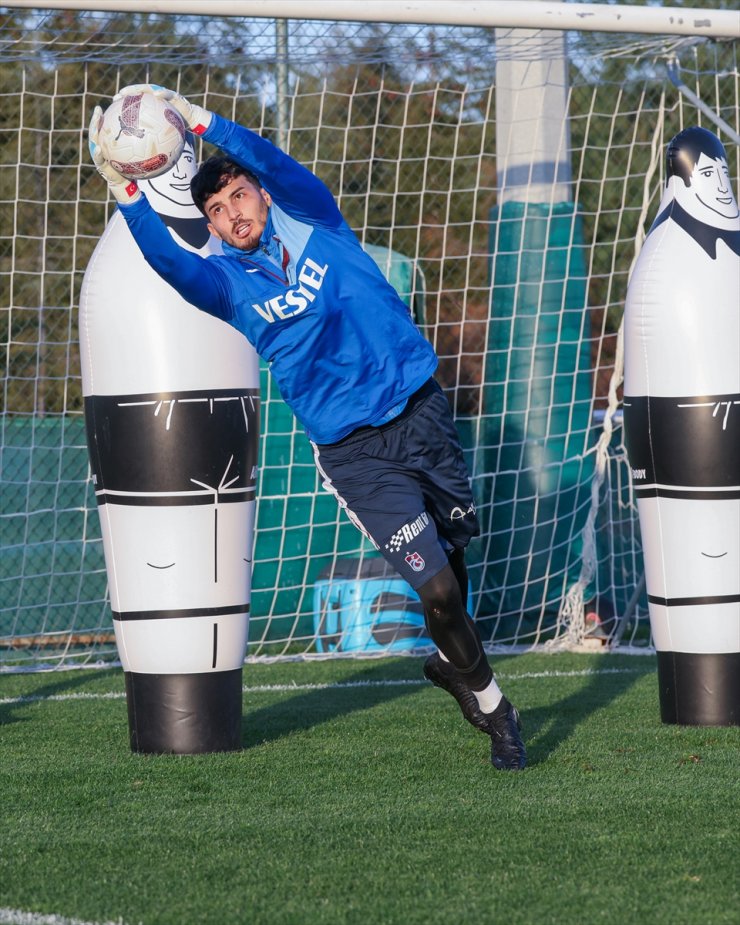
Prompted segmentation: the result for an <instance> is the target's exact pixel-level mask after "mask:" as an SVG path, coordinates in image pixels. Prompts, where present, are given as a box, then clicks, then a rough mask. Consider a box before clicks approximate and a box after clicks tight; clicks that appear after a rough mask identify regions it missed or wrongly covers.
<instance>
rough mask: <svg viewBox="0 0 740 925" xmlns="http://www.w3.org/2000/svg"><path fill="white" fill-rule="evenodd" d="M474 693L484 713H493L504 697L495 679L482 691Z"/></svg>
mask: <svg viewBox="0 0 740 925" xmlns="http://www.w3.org/2000/svg"><path fill="white" fill-rule="evenodd" d="M473 693H474V694H475V699H476V700H477V701H478V706H479V707H480V708H481V711H482V712H483V713H493V711H494V710H495V709H496V707H497V706H498V705H499V704H500V703H501V700H502V698H503V696H504V695H503V694H502V693H501V690H500V689H499V686H498V684H496V679H495V678H491V683H490V684H489V685H488V686H487V687H484V688H483V690H482V691H473Z"/></svg>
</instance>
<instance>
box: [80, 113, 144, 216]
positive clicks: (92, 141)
mask: <svg viewBox="0 0 740 925" xmlns="http://www.w3.org/2000/svg"><path fill="white" fill-rule="evenodd" d="M102 119H103V110H102V109H101V108H100V106H96V107H95V109H94V110H93V114H92V119H91V120H90V129H89V131H88V135H87V142H88V145H89V147H90V157H92V161H93V164H95V169H96V170H97V171H98V173H99V174H100V176H101V177H102V178H103V179H104V180H105V182H106V183H107V184H108V189H109V190H110V191H111V195H112V196H113V198H114V199H115V200H116V202H119V203H120V204H121V205H123V206H127V205H130V204H131V203H132V202H136V201H137V199H141V196H142V192H141V190H140V189H139V187H138V185H137V183H136V181H135V180H127V179H126V177H124V176H121V174H120V173H119V172H118V171H117V170H116V169H115V167H114V166H113V165H112V164H111V163H110V161H107V160H106V159H105V155H104V154H103V151H102V149H101V147H100V145H99V143H98V133H99V132H100V123H101V122H102Z"/></svg>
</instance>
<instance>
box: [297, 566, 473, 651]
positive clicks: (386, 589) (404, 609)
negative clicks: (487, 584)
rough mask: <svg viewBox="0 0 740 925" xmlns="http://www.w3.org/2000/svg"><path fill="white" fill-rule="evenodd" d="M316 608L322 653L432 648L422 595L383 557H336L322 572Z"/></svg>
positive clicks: (314, 596) (318, 645)
mask: <svg viewBox="0 0 740 925" xmlns="http://www.w3.org/2000/svg"><path fill="white" fill-rule="evenodd" d="M471 608H472V596H471V595H469V596H468V610H469V611H470V610H471ZM313 609H314V615H313V620H314V633H315V635H316V649H317V651H318V652H386V653H388V654H392V653H394V652H409V651H413V650H414V649H421V648H428V647H432V646H433V645H434V643H433V642H432V640H431V639H430V638H429V635H428V633H427V630H426V627H425V625H424V611H423V609H422V606H421V601H420V599H419V595H418V594H417V593H416V591H414V590H413V588H412V587H411V586H410V585H409V584H408V583H407V582H406V581H404V579H403V578H401V577H400V576H399V575H398V573H397V572H395V571H394V570H393V569H392V568H391V566H390V565H389V564H388V563H387V562H386V561H385V559H379V558H378V559H376V558H373V559H338V560H337V561H336V562H335V563H334V564H333V565H332V566H330V567H328V568H326V569H324V570H323V571H322V572H320V573H319V576H318V578H317V580H316V583H315V585H314V593H313Z"/></svg>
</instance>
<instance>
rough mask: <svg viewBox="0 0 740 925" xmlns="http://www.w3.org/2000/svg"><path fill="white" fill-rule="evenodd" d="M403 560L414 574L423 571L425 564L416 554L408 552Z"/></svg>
mask: <svg viewBox="0 0 740 925" xmlns="http://www.w3.org/2000/svg"><path fill="white" fill-rule="evenodd" d="M404 558H405V560H406V562H407V563H408V564H409V565H410V566H411V568H412V569H413V570H414V571H415V572H423V571H424V568H425V566H426V562H425V561H424V560H423V559H422V557H421V556H420V555H419V553H418V552H410V553H408V554H407V555H406V556H405V557H404Z"/></svg>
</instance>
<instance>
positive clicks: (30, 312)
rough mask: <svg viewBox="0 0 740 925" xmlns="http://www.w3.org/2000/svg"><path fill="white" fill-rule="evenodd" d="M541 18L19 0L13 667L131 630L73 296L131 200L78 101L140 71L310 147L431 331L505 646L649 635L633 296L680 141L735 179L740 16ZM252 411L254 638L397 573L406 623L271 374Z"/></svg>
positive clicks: (4, 288) (10, 327)
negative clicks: (631, 422) (55, 4)
mask: <svg viewBox="0 0 740 925" xmlns="http://www.w3.org/2000/svg"><path fill="white" fill-rule="evenodd" d="M304 6H305V7H306V8H308V7H310V4H304ZM361 6H362V5H361V4H360V5H358V8H359V7H361ZM537 26H538V24H537V23H533V24H532V27H531V28H528V29H520V28H518V29H507V30H502V29H495V28H493V27H486V28H483V27H475V26H458V27H447V26H442V25H431V24H427V25H423V24H422V25H409V24H384V23H360V22H339V21H336V22H328V21H319V20H309V19H303V20H287V21H286V20H283V21H279V20H278V21H276V20H270V19H263V18H238V17H228V18H227V17H224V18H220V17H216V16H208V17H205V16H178V17H174V16H165V15H155V14H145V13H138V14H131V13H126V14H123V13H114V12H100V11H90V10H88V11H78V12H72V11H68V10H67V11H61V10H60V11H54V10H28V9H19V8H17V7H16V6H13V5H10V6H6V7H0V88H2V89H0V97H1V99H2V106H1V111H2V127H3V130H2V134H0V150H1V152H2V154H1V156H0V191H1V193H0V210H1V213H0V215H1V220H0V236H1V237H0V240H1V245H0V247H1V257H0V260H1V264H0V267H1V279H2V285H1V287H0V292H1V293H2V296H1V298H2V305H1V307H2V313H1V320H0V340H2V347H3V358H4V359H3V391H2V407H1V409H0V410H1V412H2V413H1V415H0V428H1V430H0V452H1V454H2V455H1V457H0V479H1V480H2V486H1V498H2V500H1V502H0V503H1V507H0V525H1V527H2V548H1V549H0V667H3V666H5V667H8V666H10V665H14V666H17V665H24V664H26V665H29V666H38V665H42V664H49V665H61V664H75V663H82V662H93V661H98V660H104V659H114V658H115V654H116V653H115V644H114V641H113V634H112V615H111V609H110V605H109V602H108V595H107V581H106V573H105V566H104V561H103V550H102V542H101V537H100V526H99V522H98V515H97V511H96V506H95V498H94V493H93V491H92V488H91V482H90V478H89V467H88V455H87V448H86V442H85V434H84V423H83V415H82V408H83V402H82V394H81V382H80V361H79V344H78V305H79V295H80V287H81V282H82V277H83V274H84V271H85V268H86V265H87V262H88V260H89V258H90V256H91V254H92V252H93V250H94V248H95V245H96V243H97V241H98V239H99V237H100V235H101V233H102V232H103V229H104V228H105V225H106V222H107V221H108V219H109V218H110V216H111V214H112V212H113V203H112V202H111V201H110V200H109V199H108V198H107V191H106V189H105V186H104V184H103V183H102V182H101V181H100V179H99V177H98V176H97V174H96V173H95V171H94V168H93V167H92V165H91V163H90V160H89V156H88V153H87V138H86V129H87V124H88V121H89V117H90V114H91V112H92V109H93V107H94V106H95V105H96V104H98V103H101V104H103V105H105V102H106V101H107V100H109V99H110V97H111V96H112V95H113V94H114V93H115V92H116V91H117V90H118V89H119V88H120V87H122V86H125V85H126V84H130V83H134V82H142V81H150V82H155V83H158V84H162V85H164V86H168V87H172V88H175V89H177V90H179V91H180V92H181V93H183V94H184V95H186V96H187V97H188V98H190V99H191V100H193V101H194V102H197V103H199V104H202V105H204V106H206V107H207V108H209V109H212V110H215V111H216V112H219V113H221V114H223V115H224V116H227V117H230V118H233V119H235V120H237V121H239V122H241V123H243V124H245V125H248V126H250V127H251V128H253V129H255V130H256V131H258V132H260V133H262V134H264V135H265V136H267V137H269V138H271V139H272V140H274V141H276V142H277V143H279V144H281V145H282V146H284V147H285V148H286V149H287V150H288V152H289V153H290V154H291V155H292V156H293V157H295V158H297V159H298V160H300V161H301V162H303V163H304V164H306V165H307V166H308V167H309V168H310V169H311V170H313V171H315V172H316V173H317V174H318V175H319V176H320V177H321V178H322V179H323V180H324V181H325V182H326V183H327V184H328V186H329V187H330V188H331V189H332V191H333V192H334V193H335V195H336V196H337V199H338V201H339V205H340V207H341V209H342V211H343V213H344V215H345V217H346V219H347V221H348V222H349V224H350V225H351V226H352V227H353V228H354V230H355V231H356V232H357V234H358V236H359V238H360V240H361V242H362V243H363V245H364V246H365V247H366V248H367V249H368V250H369V252H370V253H371V254H372V256H373V257H374V258H375V259H376V261H377V262H378V264H379V266H380V267H381V268H382V269H383V271H384V272H385V273H386V275H387V276H388V278H389V280H390V282H391V283H392V284H393V285H394V286H395V287H396V288H397V290H398V291H399V293H400V295H401V296H402V298H403V299H404V300H405V301H406V303H407V305H408V306H409V310H410V311H411V312H412V313H413V315H414V317H415V320H416V321H417V323H418V324H419V326H420V327H421V329H422V330H423V332H424V333H425V335H426V336H427V337H428V339H429V340H430V341H431V342H432V344H433V345H434V347H435V348H436V350H437V353H438V354H439V357H440V365H439V372H438V379H439V381H440V383H441V385H442V386H443V388H444V390H445V392H446V394H447V397H448V399H449V401H450V404H451V406H452V407H453V409H454V413H455V417H456V421H457V425H458V429H459V432H460V436H461V439H462V442H463V446H464V449H465V453H466V456H467V460H468V464H469V467H470V471H471V474H472V478H473V487H474V491H475V497H476V503H477V506H478V512H479V515H480V521H481V525H482V531H483V532H482V535H481V537H480V538H479V539H477V540H475V541H474V542H473V544H472V545H471V547H470V551H469V557H468V561H469V572H470V578H471V585H472V589H471V590H472V594H471V606H472V612H473V614H474V616H475V619H476V620H477V622H478V625H479V627H480V629H481V633H482V635H483V638H484V640H485V642H486V643H487V645H489V646H491V647H497V646H501V647H531V646H544V645H549V646H558V645H568V646H576V647H577V646H581V645H584V644H593V645H605V646H612V647H614V646H617V645H620V646H623V647H628V646H629V647H632V648H634V647H642V648H643V649H649V647H650V645H651V640H650V632H649V624H648V619H647V604H646V599H645V595H644V582H643V580H642V574H643V566H642V558H641V547H640V536H639V529H638V523H637V515H636V505H635V502H634V498H633V495H632V490H631V486H630V481H629V470H628V466H627V462H626V456H625V452H624V448H623V445H622V426H621V411H620V399H621V373H622V365H621V352H620V345H621V337H620V325H621V318H622V307H623V303H624V298H625V291H626V285H627V280H628V276H629V272H630V267H631V265H632V263H633V261H634V259H635V257H636V254H637V253H638V252H639V248H640V244H641V241H642V239H643V237H644V235H645V233H646V231H647V229H648V228H649V226H650V223H651V221H652V219H653V218H654V217H655V212H656V208H657V204H658V202H659V199H660V193H661V188H662V185H663V182H664V179H665V175H664V151H665V147H666V144H667V142H668V141H669V140H670V138H671V137H672V136H673V135H674V134H676V133H677V132H678V131H680V130H681V129H682V128H684V127H685V126H688V125H694V124H698V125H704V126H705V127H707V128H709V129H711V130H713V131H715V132H716V133H717V134H718V135H719V136H720V137H721V138H722V140H723V141H724V143H725V146H726V148H727V150H728V155H729V157H730V164H731V170H732V172H733V177H734V179H735V182H737V177H738V174H739V173H740V159H739V157H738V148H737V146H736V144H733V143H732V141H733V138H732V133H733V132H734V133H735V135H734V138H735V141H737V133H738V132H740V72H739V70H738V42H737V41H732V40H719V41H712V40H710V39H707V38H703V37H691V36H651V35H645V34H642V35H637V34H618V33H611V32H610V33H599V32H580V31H568V32H564V33H558V32H551V31H550V32H543V31H541V30H540V29H539V28H537ZM368 310H369V311H371V310H372V306H368ZM261 430H262V436H261V443H260V467H261V468H260V478H259V489H258V492H259V493H258V519H257V526H256V547H255V564H254V573H253V587H252V605H251V609H252V613H251V623H250V645H249V655H250V656H254V657H260V656H286V655H308V654H310V653H317V652H318V653H324V654H325V653H328V652H335V651H342V650H344V651H352V650H353V646H352V645H351V644H349V642H348V641H347V638H345V635H343V634H346V631H347V630H348V626H347V623H346V612H345V610H346V608H345V605H344V604H343V603H342V601H341V600H340V597H341V595H340V593H339V592H340V590H341V589H344V590H345V591H347V589H348V588H349V591H350V592H352V593H355V594H356V596H357V597H358V598H360V599H362V598H363V594H364V589H367V588H370V587H371V586H372V583H373V582H378V581H381V583H382V582H385V583H384V584H382V587H383V593H382V594H381V595H380V597H379V598H378V597H376V598H374V599H373V601H370V600H369V599H368V600H367V601H364V599H362V600H359V601H356V602H355V603H354V604H353V605H352V606H353V607H354V608H355V610H357V611H358V612H359V611H361V610H362V608H363V607H364V608H365V610H366V611H367V613H368V614H369V615H370V618H372V616H373V614H376V615H377V614H378V613H380V612H381V611H384V610H386V611H387V610H388V609H390V610H391V611H393V610H394V608H395V609H396V610H397V611H398V614H397V615H396V616H397V617H398V620H397V621H396V622H403V619H402V618H404V615H406V616H407V615H408V614H412V613H414V611H415V604H414V601H413V595H412V593H411V592H410V589H408V588H404V587H399V586H398V584H397V583H396V582H395V581H394V580H392V578H390V577H389V576H387V575H385V576H381V573H382V571H383V570H382V568H380V565H379V561H378V556H377V552H376V550H374V549H373V548H372V546H371V545H370V544H369V543H367V541H365V540H364V539H363V538H362V536H361V535H360V534H359V533H358V532H357V531H356V530H355V528H354V527H353V526H352V525H351V524H350V523H349V521H347V520H346V518H345V516H344V514H343V513H342V512H341V511H339V510H338V509H337V507H336V504H335V501H334V499H333V497H332V496H330V495H329V494H327V493H326V492H325V491H323V490H322V488H321V484H320V481H319V479H318V477H317V473H316V471H315V467H314V463H313V458H312V454H311V452H310V447H309V444H308V442H307V440H306V438H305V436H304V435H303V433H302V432H301V429H300V428H299V427H298V426H297V425H296V422H295V420H294V419H293V417H292V416H291V414H290V412H289V411H288V409H287V408H286V406H285V405H284V404H283V403H282V401H281V400H280V397H279V395H278V393H277V391H276V389H275V388H274V387H273V385H272V384H271V382H270V380H269V377H268V376H267V374H266V372H265V371H264V370H263V374H262V423H261ZM350 575H355V576H357V575H361V576H364V577H363V578H362V582H363V583H361V584H357V583H354V584H353V583H352V581H351V580H350V579H349V578H348V579H346V581H345V580H342V576H350ZM378 576H381V577H378ZM416 612H417V614H418V607H417V608H416ZM342 620H345V623H344V624H343V623H342ZM366 642H367V644H358V645H355V646H354V650H355V651H376V652H388V651H401V650H402V649H403V648H408V640H406V643H407V645H405V646H398V645H396V642H395V641H394V640H389V639H383V638H382V636H378V634H375V636H373V635H372V634H370V636H368V637H367V641H366ZM423 642H424V640H423V634H422V637H421V638H418V639H417V640H416V644H419V645H421V644H423Z"/></svg>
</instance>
